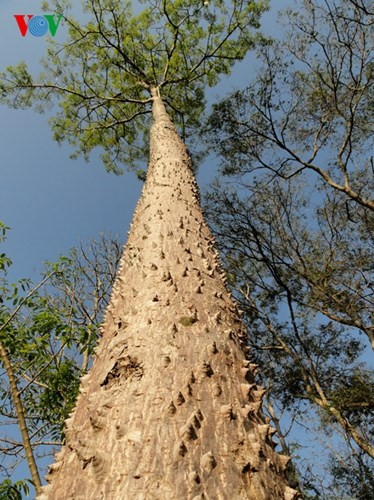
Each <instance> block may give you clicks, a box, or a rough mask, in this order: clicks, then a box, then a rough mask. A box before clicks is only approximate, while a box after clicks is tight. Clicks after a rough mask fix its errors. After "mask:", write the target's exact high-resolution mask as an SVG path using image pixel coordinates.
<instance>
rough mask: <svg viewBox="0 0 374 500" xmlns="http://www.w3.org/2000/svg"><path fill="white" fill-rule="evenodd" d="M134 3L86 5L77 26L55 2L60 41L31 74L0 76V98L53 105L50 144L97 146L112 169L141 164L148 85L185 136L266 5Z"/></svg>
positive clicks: (22, 68) (247, 43) (101, 0)
mask: <svg viewBox="0 0 374 500" xmlns="http://www.w3.org/2000/svg"><path fill="white" fill-rule="evenodd" d="M140 1H141V3H142V4H145V8H144V9H143V10H142V11H141V12H140V13H137V14H134V12H133V9H132V2H131V1H129V0H125V1H123V2H120V3H119V2H117V1H116V0H89V1H88V2H85V3H84V12H85V16H86V17H85V18H87V21H86V22H85V23H84V24H83V23H81V22H79V21H77V20H75V19H74V18H73V17H72V16H71V15H70V13H69V12H70V5H69V3H68V1H67V0H58V1H57V2H56V3H55V6H54V10H55V11H57V12H59V13H62V14H63V18H64V20H65V24H66V25H67V27H68V36H67V40H66V42H65V43H63V44H58V43H56V42H50V43H49V47H48V51H47V55H46V57H45V58H44V60H43V67H44V71H43V73H41V74H40V75H39V76H38V77H36V78H34V77H33V76H32V75H31V74H30V72H29V70H28V68H27V66H26V64H25V63H24V62H21V63H19V64H18V65H16V66H12V67H8V68H7V69H6V72H4V73H2V74H0V101H2V102H3V103H6V104H7V105H9V106H11V107H14V108H25V107H29V106H32V105H34V106H35V107H36V109H37V110H38V111H44V110H45V109H46V107H48V105H51V104H52V103H53V102H54V100H55V99H57V101H58V105H59V111H58V112H57V113H56V114H55V115H54V116H53V117H52V118H51V120H50V122H51V127H52V130H53V134H54V138H55V139H56V140H57V141H58V142H62V141H64V140H67V141H68V142H69V143H70V144H71V145H72V146H73V147H74V149H75V152H74V154H73V157H76V156H78V155H83V156H84V158H85V159H88V157H89V154H90V152H91V151H92V150H93V149H94V148H95V147H96V146H100V147H102V148H103V150H104V152H103V154H102V159H103V161H104V164H105V166H106V168H107V170H109V171H113V172H115V173H122V170H121V167H120V165H121V164H126V165H128V166H132V167H133V166H134V165H135V164H136V162H137V161H138V160H140V159H142V158H144V155H145V153H146V150H147V148H146V146H145V144H147V140H146V139H147V131H148V130H149V115H150V112H151V103H152V97H151V89H152V88H153V89H157V90H158V92H160V93H162V97H163V100H164V102H165V103H166V105H167V106H168V109H169V111H170V113H171V115H172V117H173V119H174V121H175V123H176V125H177V126H179V127H180V129H181V132H182V134H183V136H184V137H187V136H188V135H189V133H190V132H191V130H192V129H193V128H194V127H196V125H198V123H199V116H200V115H201V113H202V111H203V108H204V89H205V87H206V86H213V85H215V84H216V83H217V82H218V80H219V77H220V75H224V74H226V75H227V74H229V73H230V70H231V68H232V66H233V64H234V63H235V62H236V61H238V60H241V59H243V57H244V56H245V54H246V53H247V51H248V50H249V49H250V48H251V47H253V45H254V44H255V42H256V40H257V41H258V40H260V35H259V34H258V33H257V34H256V31H255V30H256V29H257V28H259V19H260V16H261V14H262V13H263V12H264V11H265V10H266V9H267V8H268V0H258V1H248V0H232V1H223V0H210V1H205V2H203V1H202V0H192V1H191V0H152V1H145V0H140ZM47 7H48V5H45V8H47ZM48 8H49V9H50V7H48ZM140 138H144V139H143V142H142V141H141V139H140Z"/></svg>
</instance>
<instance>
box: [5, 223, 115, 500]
mask: <svg viewBox="0 0 374 500" xmlns="http://www.w3.org/2000/svg"><path fill="white" fill-rule="evenodd" d="M1 227H4V226H1ZM4 237H5V234H4V236H3V239H4ZM121 253H122V247H121V245H120V243H119V242H118V241H117V240H116V239H115V238H104V237H103V236H102V237H101V238H100V239H99V240H98V241H93V242H92V243H91V244H90V245H87V246H86V247H83V246H82V247H80V248H74V249H72V250H71V251H70V253H69V255H67V256H64V257H60V259H59V260H58V261H57V262H55V263H47V264H46V269H45V274H44V277H43V279H42V281H41V285H42V286H36V287H33V288H31V283H30V282H29V281H27V280H21V281H20V282H19V283H17V284H12V283H9V282H8V280H7V275H6V272H5V271H3V273H2V280H1V281H0V295H1V296H2V298H3V301H2V304H0V340H1V342H2V346H3V348H4V349H6V352H7V356H8V358H9V359H10V361H11V363H12V367H13V372H14V375H15V377H16V379H17V387H18V392H19V394H20V396H21V399H22V404H23V408H24V413H25V416H26V419H27V425H28V432H29V435H30V436H31V442H32V445H33V450H34V453H35V454H36V458H39V457H41V456H45V455H47V454H49V453H51V452H53V451H54V446H58V445H60V443H61V441H62V440H63V439H64V434H63V425H64V420H65V419H66V418H67V416H68V414H69V412H70V411H71V409H72V407H73V405H74V402H75V399H76V396H77V393H78V387H79V381H80V377H81V376H82V374H84V373H85V372H86V371H87V369H88V367H89V366H90V363H91V355H92V351H93V349H94V347H95V345H96V341H97V337H98V328H99V324H100V323H101V321H102V316H103V311H104V308H105V307H106V305H107V303H108V300H109V293H110V289H111V285H112V283H113V281H114V277H115V274H116V270H117V267H118V263H119V259H120V256H121ZM0 363H1V364H4V360H3V359H2V360H1V361H0ZM15 416H16V409H15V407H14V402H13V400H12V398H11V393H10V387H9V381H8V380H7V379H6V377H5V374H4V373H3V374H2V376H1V379H0V423H1V427H2V432H1V434H0V446H1V450H2V453H3V462H2V465H3V468H4V469H5V471H6V473H7V474H8V475H10V474H11V473H12V470H13V468H14V467H15V466H16V463H17V462H16V463H14V462H13V461H14V460H16V461H18V460H20V458H21V455H22V453H23V443H22V441H21V439H20V438H19V437H18V436H17V435H16V433H15V431H14V423H15V420H14V419H15ZM7 426H9V429H10V431H11V436H12V437H11V439H10V440H9V436H8V433H7ZM22 484H23V483H22ZM22 484H21V483H16V485H12V484H11V482H9V481H8V480H6V481H5V482H3V484H2V485H3V488H4V495H8V497H6V496H5V497H4V498H21V497H17V494H18V493H17V491H21V486H22ZM17 485H18V486H17ZM26 486H27V485H26ZM17 488H18V489H17ZM12 495H13V496H12ZM1 498H2V497H1Z"/></svg>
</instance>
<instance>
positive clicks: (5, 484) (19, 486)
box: [0, 479, 30, 500]
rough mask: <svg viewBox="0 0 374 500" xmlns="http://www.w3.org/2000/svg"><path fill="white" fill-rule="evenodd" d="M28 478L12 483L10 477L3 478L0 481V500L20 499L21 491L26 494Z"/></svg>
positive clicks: (27, 491) (27, 492)
mask: <svg viewBox="0 0 374 500" xmlns="http://www.w3.org/2000/svg"><path fill="white" fill-rule="evenodd" d="M28 483H30V481H29V480H28V479H26V480H21V481H17V482H16V483H12V481H11V480H10V479H4V480H3V481H2V482H1V483H0V500H22V493H24V494H25V495H28V494H29V493H30V488H29V485H28Z"/></svg>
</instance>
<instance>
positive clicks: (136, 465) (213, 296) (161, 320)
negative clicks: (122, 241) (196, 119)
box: [39, 90, 297, 500]
mask: <svg viewBox="0 0 374 500" xmlns="http://www.w3.org/2000/svg"><path fill="white" fill-rule="evenodd" d="M153 102H154V104H153V115H154V125H153V126H152V130H151V152H150V163H149V169H148V175H147V181H146V184H145V185H144V188H143V193H142V196H141V199H140V201H139V203H138V206H137V208H136V211H135V215H134V219H133V224H132V227H131V230H130V234H129V238H128V242H127V244H126V247H125V251H124V256H123V259H122V262H121V268H120V271H119V273H118V277H117V279H116V283H115V286H114V289H113V294H112V298H111V303H110V306H109V307H108V310H107V314H106V318H105V322H104V324H103V327H102V334H103V336H102V339H101V341H100V344H99V346H98V348H97V350H96V358H95V360H94V363H93V367H92V369H91V371H90V373H89V374H88V375H86V376H85V377H84V378H83V379H82V384H81V393H80V396H79V398H78V401H77V405H76V409H75V410H74V412H73V414H72V417H71V418H70V419H69V420H68V421H67V423H66V444H65V445H64V447H63V448H62V451H61V452H60V453H58V455H57V456H56V462H55V464H54V465H52V467H51V468H50V473H49V475H48V477H47V479H48V481H50V484H49V485H48V486H46V487H44V488H43V494H42V495H41V496H40V497H39V498H40V499H43V500H45V499H50V500H67V499H74V500H93V499H95V500H98V499H113V500H122V499H129V500H130V499H131V500H133V499H136V500H137V499H139V500H140V499H146V500H152V499H160V500H168V499H170V500H172V499H195V500H196V499H216V498H217V499H230V500H235V499H238V500H239V499H240V500H243V499H256V500H260V499H292V498H294V497H295V495H297V493H296V492H295V491H294V490H292V489H291V488H289V487H288V486H287V484H286V480H285V474H284V471H285V468H286V464H287V462H288V457H284V456H279V455H277V454H276V453H275V452H274V449H273V444H272V440H271V436H272V433H273V431H272V429H271V428H270V427H269V425H268V424H267V423H266V422H265V419H264V416H263V414H262V412H261V409H260V406H261V399H262V396H263V393H264V391H263V390H262V389H261V388H259V387H257V385H256V384H255V381H254V371H255V369H256V367H255V366H254V365H252V364H251V363H250V361H249V360H248V359H247V358H246V355H245V349H244V347H245V346H244V344H245V338H246V332H245V329H244V326H243V325H242V322H241V320H240V315H239V312H238V310H237V308H236V305H235V304H234V302H233V301H232V299H231V297H230V294H229V292H228V291H227V289H226V286H225V277H224V273H223V272H222V269H221V267H220V263H219V256H218V254H217V252H216V250H215V248H214V241H213V238H212V235H211V233H210V231H209V229H208V227H207V225H206V224H205V222H204V218H203V215H202V212H201V209H200V205H199V199H198V188H197V185H196V182H195V179H194V175H193V172H192V169H191V161H190V158H189V156H188V154H187V152H186V148H185V146H184V145H183V143H182V141H181V140H180V138H179V137H178V135H177V133H176V131H175V128H174V126H173V124H172V122H171V120H170V118H169V117H168V115H167V113H166V111H165V108H164V105H163V103H162V101H161V98H160V97H159V95H158V93H157V91H156V90H155V91H153Z"/></svg>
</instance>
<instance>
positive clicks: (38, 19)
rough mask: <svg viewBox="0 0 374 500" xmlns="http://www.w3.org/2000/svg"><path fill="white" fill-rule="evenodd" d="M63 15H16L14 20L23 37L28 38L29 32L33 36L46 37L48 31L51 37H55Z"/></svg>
mask: <svg viewBox="0 0 374 500" xmlns="http://www.w3.org/2000/svg"><path fill="white" fill-rule="evenodd" d="M61 17H62V14H58V15H57V19H56V15H54V14H44V15H42V16H34V15H33V14H15V15H14V18H15V20H16V22H17V24H18V28H19V30H20V33H21V35H22V36H26V33H27V31H28V32H29V33H30V34H31V35H33V36H44V35H46V34H47V32H48V30H49V32H50V34H51V36H55V35H56V32H57V28H58V26H59V24H60V21H61Z"/></svg>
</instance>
